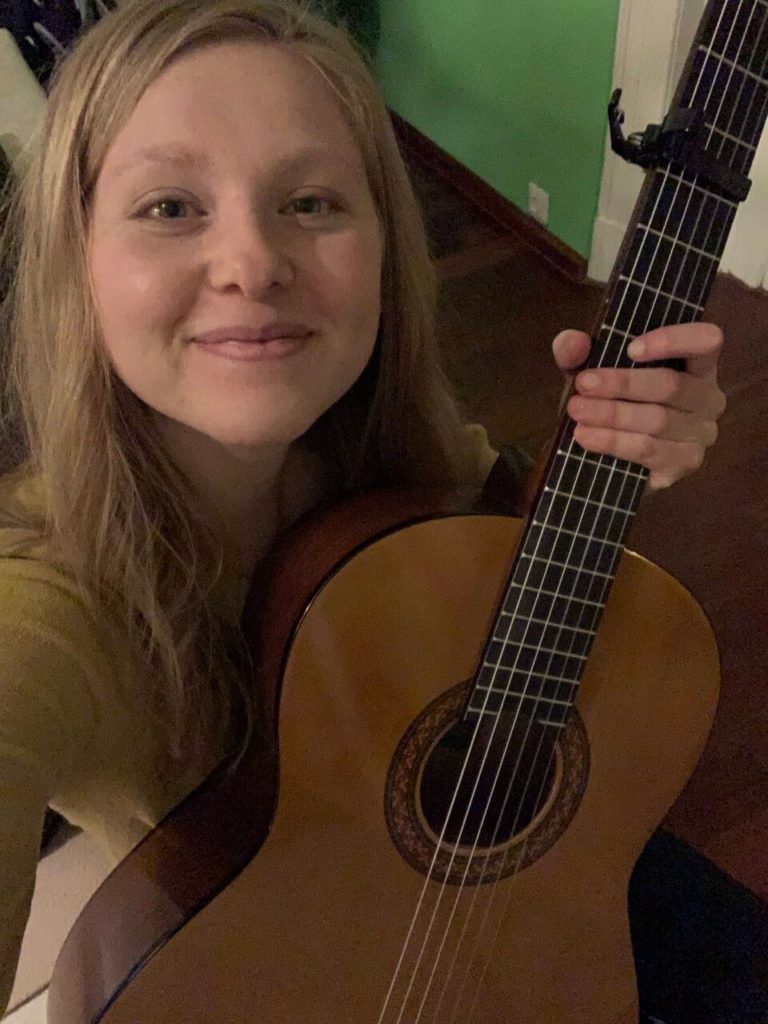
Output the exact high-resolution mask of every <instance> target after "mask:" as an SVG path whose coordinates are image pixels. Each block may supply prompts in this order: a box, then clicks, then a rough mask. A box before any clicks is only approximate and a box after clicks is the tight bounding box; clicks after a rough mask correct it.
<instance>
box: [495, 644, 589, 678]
mask: <svg viewBox="0 0 768 1024" xmlns="http://www.w3.org/2000/svg"><path fill="white" fill-rule="evenodd" d="M496 642H497V643H501V644H502V646H503V641H496ZM511 646H512V647H514V649H515V650H516V651H536V652H537V653H539V654H557V655H560V656H561V657H568V658H576V659H577V660H578V661H586V660H587V659H586V657H585V656H584V655H583V654H568V655H565V654H563V652H562V651H556V650H551V649H550V648H549V647H540V646H539V645H538V644H526V643H513V644H512V645H511ZM501 656H502V657H504V651H503V650H502V652H501ZM499 666H500V667H501V668H505V669H509V668H510V666H509V665H502V664H501V662H500V661H499V662H498V664H496V665H491V664H490V663H489V662H487V661H484V662H483V664H482V668H499ZM512 671H513V672H527V671H528V669H517V668H515V669H512ZM536 675H539V673H538V672H537V673H536ZM541 678H543V679H547V678H554V676H542V677H541Z"/></svg>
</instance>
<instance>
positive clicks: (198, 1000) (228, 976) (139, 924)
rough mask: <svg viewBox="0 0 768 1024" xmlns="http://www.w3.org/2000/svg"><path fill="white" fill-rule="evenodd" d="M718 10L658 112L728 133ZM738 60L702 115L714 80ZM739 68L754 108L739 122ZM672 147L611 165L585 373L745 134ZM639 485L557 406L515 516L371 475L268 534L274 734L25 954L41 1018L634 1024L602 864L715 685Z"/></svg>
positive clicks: (669, 254)
mask: <svg viewBox="0 0 768 1024" xmlns="http://www.w3.org/2000/svg"><path fill="white" fill-rule="evenodd" d="M740 8H741V5H740V3H739V2H737V0H733V2H730V3H729V2H725V0H718V2H713V3H711V4H710V5H709V7H708V9H707V12H706V14H705V16H704V19H703V21H702V25H701V28H700V31H699V35H698V37H697V42H696V44H695V46H694V51H693V53H692V55H691V59H690V60H689V62H688V65H687V67H686V70H685V72H684V74H683V79H682V81H681V84H680V87H679V90H678V94H677V96H676V100H675V105H674V106H675V110H677V109H678V108H688V107H697V106H698V105H700V106H701V108H702V109H703V110H704V119H705V121H707V120H709V121H711V122H712V123H714V124H718V123H719V122H717V120H716V116H717V113H716V112H717V110H718V109H725V110H726V111H727V112H728V113H727V118H726V121H725V122H724V123H723V131H725V130H726V127H727V134H728V136H730V137H732V138H737V139H738V138H744V139H747V138H748V139H749V144H750V146H753V145H754V144H755V143H756V140H757V138H758V137H759V134H760V131H761V129H762V124H763V120H764V116H765V114H764V107H765V102H764V100H765V97H766V96H768V88H767V87H766V80H765V77H764V72H765V53H766V40H767V39H768V27H766V26H765V24H764V23H765V21H766V19H765V18H763V17H762V12H763V11H764V6H763V5H758V6H757V7H756V8H755V11H757V10H758V9H759V11H760V12H761V14H760V17H761V18H762V21H761V22H760V25H759V29H760V31H759V32H756V31H755V30H754V26H753V25H752V24H751V23H750V24H748V25H743V24H740V23H739V24H740V27H739V28H738V31H736V32H735V31H734V27H735V26H736V25H737V11H738V10H740ZM753 13H754V12H753ZM754 17H756V18H757V17H758V15H757V14H756V13H754ZM723 26H728V27H729V28H730V30H731V32H730V35H728V36H727V38H726V36H724V35H723V31H724V29H723ZM715 43H717V44H718V45H722V46H723V50H722V52H721V51H720V50H717V51H716V50H715ZM702 47H703V49H701V48H702ZM715 53H718V54H720V56H717V57H716V56H713V54H715ZM712 62H714V65H713V63H712ZM740 63H741V64H743V65H744V66H745V67H746V68H748V70H749V71H750V74H751V75H752V77H748V76H746V75H743V76H742V78H741V79H740V80H739V82H738V84H737V85H736V86H733V87H734V88H736V89H737V90H738V89H739V88H740V89H741V93H740V96H741V97H742V98H741V99H739V100H738V101H737V100H736V99H734V98H733V97H731V99H730V106H729V101H728V96H729V92H728V89H729V88H730V87H731V86H728V85H725V84H724V85H723V87H722V88H718V89H717V92H716V96H715V87H714V85H713V82H715V83H716V82H717V81H718V79H717V75H718V74H719V73H720V72H721V71H722V70H723V69H727V71H728V74H731V71H732V68H733V67H734V66H738V65H739V64H740ZM758 63H759V74H758V72H757V71H756V70H755V69H756V68H757V66H758ZM728 82H729V83H732V76H731V78H728ZM746 82H749V83H750V87H753V88H754V91H755V96H756V97H759V98H760V99H761V101H762V102H761V104H760V115H759V117H753V116H752V115H751V114H749V113H748V112H747V113H746V115H745V119H744V120H743V121H740V120H739V117H738V116H737V115H738V112H739V111H744V110H746V109H747V108H746V107H745V106H744V104H743V90H744V88H746V85H745V83H746ZM713 97H714V98H713ZM724 97H725V99H724ZM723 103H725V106H724V107H723ZM749 109H751V107H749ZM614 116H615V104H614ZM713 118H714V119H715V120H713ZM666 129H669V132H668V131H667V130H666ZM675 130H679V131H682V132H683V133H684V134H683V135H680V134H675ZM614 132H615V137H616V144H617V146H619V145H620V144H621V145H623V146H625V147H627V146H628V147H632V146H633V142H632V140H630V142H629V143H624V142H623V140H620V138H619V134H620V133H619V130H618V119H616V121H615V123H614ZM723 137H724V136H723ZM703 139H704V142H705V143H706V142H708V145H707V153H706V154H702V153H700V152H699V150H698V148H697V144H696V141H695V138H693V136H692V135H691V128H690V122H689V121H688V120H687V118H686V116H683V115H680V116H677V115H674V116H673V117H671V118H668V120H667V121H666V122H665V130H664V131H663V132H661V133H660V137H659V138H658V139H657V143H658V146H659V151H658V152H657V153H655V154H650V153H649V144H650V141H651V135H650V134H649V135H647V136H646V139H645V141H644V144H643V147H642V148H641V149H640V152H639V154H635V153H630V154H629V155H633V156H639V158H640V159H642V160H645V161H646V162H651V160H653V162H654V163H657V164H658V166H657V167H656V168H655V169H653V170H650V171H649V174H648V178H647V181H646V185H645V188H644V190H643V194H642V195H641V197H640V200H639V202H638V207H637V211H636V215H635V217H634V218H633V223H632V225H631V226H630V229H629V231H628V235H627V239H626V242H625V245H624V248H623V250H622V254H621V255H620V257H619V260H618V263H617V268H616V270H615V271H614V275H613V277H612V279H611V283H610V284H609V288H608V291H607V297H606V301H605V304H604V308H603V310H602V311H601V316H600V322H599V326H598V329H597V330H596V331H595V332H594V336H593V337H594V344H593V352H592V356H591V358H590V365H593V366H605V365H613V366H616V365H623V366H628V365H631V364H630V362H629V360H628V358H627V356H626V354H625V350H626V345H627V344H628V341H629V340H630V339H631V338H632V337H634V336H636V335H637V334H640V333H643V332H644V331H646V330H649V329H651V328H653V327H657V326H660V325H661V324H663V323H668V322H682V321H683V320H692V319H695V318H696V317H698V316H700V314H701V310H702V308H703V305H704V302H705V298H706V295H707V293H708V289H709V287H710V284H711V281H712V278H713V277H714V272H715V270H716V267H717V265H718V262H719V259H720V256H721V255H722V251H723V248H724V245H725V240H726V238H727V234H728V229H729V227H730V223H731V221H732V218H733V212H734V211H735V209H736V204H737V202H738V200H739V198H743V193H744V190H745V187H746V186H745V179H744V175H745V174H746V172H747V170H748V166H749V158H750V155H751V152H752V150H751V149H750V150H747V149H746V148H744V151H743V154H742V151H741V150H738V149H732V150H731V149H729V150H728V154H729V156H728V157H726V156H725V155H724V152H723V151H721V149H719V148H718V146H719V139H720V137H719V135H718V134H716V131H715V129H712V130H710V131H709V135H707V134H706V132H705V134H704V136H703ZM634 145H635V147H637V145H639V144H637V143H636V142H635V144H634ZM734 154H735V155H734ZM740 154H741V155H740ZM742 155H743V159H742ZM731 157H733V159H731ZM737 157H738V161H737V162H734V161H736V158H737ZM665 240H666V241H665ZM670 267H671V268H672V270H670ZM645 480H646V473H645V471H643V470H641V469H640V468H639V467H638V466H636V465H633V464H631V463H626V462H620V461H618V460H615V459H612V458H608V457H604V456H597V455H589V454H587V453H585V452H584V451H583V450H582V449H581V448H580V447H579V446H578V444H577V443H576V442H575V441H574V439H573V437H572V423H571V421H570V420H568V419H566V420H565V421H564V423H563V425H562V427H561V429H560V431H559V433H558V435H557V439H556V441H555V443H554V444H553V446H552V450H551V452H550V455H549V457H548V459H547V461H546V464H545V466H544V467H543V470H542V474H541V478H540V480H539V481H538V482H537V485H536V490H535V496H534V498H533V501H532V504H531V506H530V512H529V514H528V516H527V518H526V520H525V522H523V521H522V520H521V519H519V518H515V517H512V516H509V515H505V514H499V513H498V512H496V513H491V512H488V511H483V510H482V509H480V510H477V509H475V510H470V509H468V508H467V506H466V504H463V503H462V499H461V497H460V496H454V497H448V498H445V499H440V500H438V497H437V496H435V495H429V494H415V493H411V494H407V495H404V494H397V493H392V492H382V493H377V494H363V495H359V496H357V497H355V498H352V499H350V500H348V501H347V502H345V503H344V504H342V505H339V506H338V507H336V508H331V509H326V510H323V511H319V512H317V513H315V514H314V515H312V516H311V517H309V518H308V519H307V520H306V521H305V522H304V523H303V524H301V525H300V526H299V527H298V528H296V529H295V530H293V531H292V532H291V533H290V534H289V535H287V536H286V537H285V538H284V540H283V541H282V542H281V543H280V545H279V546H278V547H277V548H276V549H275V551H274V553H273V556H272V559H271V563H270V566H269V570H270V571H269V584H268V586H267V588H266V593H265V591H264V589H263V583H261V582H260V586H259V593H258V595H257V594H256V593H252V594H251V595H250V596H249V599H248V602H247V606H246V611H245V616H244V625H245V628H246V632H247V634H248V636H249V638H250V639H251V640H252V642H253V643H254V645H255V648H254V649H256V650H259V651H260V653H261V661H260V664H259V678H258V680H256V681H255V685H258V686H259V687H261V691H262V692H263V693H265V694H266V695H267V698H268V703H269V705H270V706H269V708H268V710H269V713H270V714H271V721H272V722H273V723H274V729H273V738H274V742H273V744H272V745H271V747H270V746H269V745H268V748H267V749H265V748H264V747H260V748H259V749H254V750H253V751H252V754H251V756H250V757H249V758H247V759H246V760H245V761H244V763H243V764H242V765H241V766H240V768H239V769H238V770H237V771H236V772H234V773H232V772H228V771H227V770H226V766H222V767H221V768H220V769H219V771H217V772H216V773H215V774H214V775H213V776H211V777H210V778H209V779H207V780H206V782H205V783H204V784H203V785H202V786H201V787H200V788H199V789H198V790H197V791H196V792H195V793H193V794H192V795H191V796H190V797H189V798H188V799H187V800H186V801H185V802H184V803H183V804H181V805H180V806H179V807H178V808H176V809H175V810H174V811H173V812H172V813H171V814H170V815H169V817H168V818H167V819H166V820H165V821H164V822H162V823H161V825H160V826H159V827H158V828H157V829H156V830H155V831H154V832H153V833H152V834H151V835H150V836H148V837H147V838H146V839H145V840H144V841H143V842H142V843H141V844H140V845H139V846H138V847H137V848H136V850H134V851H133V852H132V853H131V855H130V856H129V857H128V858H127V859H126V860H125V861H124V862H123V863H122V864H120V865H119V866H118V867H117V869H116V870H115V871H114V872H113V873H112V875H110V877H109V878H108V879H107V880H106V881H105V883H104V884H103V885H102V887H101V888H100V890H99V891H98V892H97V893H96V895H95V896H94V897H93V898H92V900H91V901H90V903H89V904H88V906H87V907H86V909H85V911H84V912H83V914H82V915H81V917H80V918H79V920H78V921H77V923H76V925H75V927H74V928H73V930H72V932H71V933H70V935H69V937H68V939H67V942H66V944H65V946H64V948H63V950H62V952H61V955H60V957H59V960H58V962H57V964H56V969H55V972H54V976H53V979H52V983H51V987H50V990H49V1001H48V1006H49V1020H50V1021H51V1022H52V1024H85V1022H89V1024H92V1022H97V1021H98V1022H105V1024H192V1022H194V1024H438V1022H439V1024H470V1022H477V1024H629V1022H631V1021H636V1020H637V1014H638V1007H637V991H636V983H635V974H634V967H633V958H632V948H631V944H630V938H629V928H628V919H627V885H628V879H629V876H630V873H631V871H632V868H633V866H634V863H635V861H636V859H637V856H638V854H639V853H640V851H641V849H642V847H643V845H644V844H645V842H646V841H647V839H648V838H649V836H650V835H651V833H652V832H653V830H654V829H655V828H656V827H657V825H658V824H659V822H660V821H661V820H662V818H663V817H664V815H665V813H666V811H667V809H668V808H669V806H670V804H671V803H672V801H673V800H674V799H675V797H676V796H677V794H678V793H679V792H680V790H681V789H682V787H683V785H684V784H685V782H686V780H687V779H688V777H689V775H690V773H691V772H692V770H693V768H694V766H695V764H696V762H697V760H698V758H699V756H700V753H701V751H702V748H703V746H704V743H705V740H706V736H707V734H708V731H709V728H710V726H711V722H712V718H713V714H714V708H715V704H716V699H717V692H718V674H719V673H718V655H717V649H716V645H715V641H714V638H713V635H712V631H711V629H710V627H709V625H708V623H707V620H706V618H705V616H704V614H703V612H702V611H701V609H700V608H699V606H698V605H697V603H696V602H695V601H694V600H693V599H692V597H691V596H690V595H689V594H688V593H687V592H686V591H685V590H684V589H683V588H682V587H681V586H680V585H679V584H678V583H677V582H676V581H675V580H674V579H672V578H671V577H670V576H669V575H668V574H667V573H665V572H664V571H662V570H661V569H659V568H657V567H656V566H654V565H652V564H651V563H649V562H647V561H646V560H644V559H643V558H641V557H639V556H637V555H635V554H632V553H630V552H627V551H626V550H625V548H624V541H625V537H626V534H627V532H628V529H629V525H630V522H631V517H632V515H633V514H634V512H635V509H636V507H637V505H638V503H639V501H640V497H641V495H642V490H643V487H644V483H645ZM257 599H258V601H257Z"/></svg>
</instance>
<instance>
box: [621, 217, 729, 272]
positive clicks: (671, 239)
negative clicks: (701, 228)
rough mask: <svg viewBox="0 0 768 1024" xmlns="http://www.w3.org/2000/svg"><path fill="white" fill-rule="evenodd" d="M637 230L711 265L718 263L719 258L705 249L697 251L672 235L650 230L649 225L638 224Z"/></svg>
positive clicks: (654, 229) (693, 246)
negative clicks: (690, 253)
mask: <svg viewBox="0 0 768 1024" xmlns="http://www.w3.org/2000/svg"><path fill="white" fill-rule="evenodd" d="M637 227H638V229H640V228H642V229H643V230H644V231H645V233H646V235H658V237H659V238H661V239H663V240H664V241H665V242H671V243H672V245H673V246H675V247H677V248H681V249H686V250H687V251H688V252H695V253H696V255H697V256H703V257H704V259H707V260H712V262H713V263H719V262H720V258H719V256H714V255H713V254H712V253H710V252H707V251H706V250H705V249H698V248H697V247H696V246H695V245H689V244H688V243H687V242H681V241H680V239H679V238H675V237H674V236H673V235H666V234H665V233H664V232H663V231H657V230H656V228H652V227H651V226H650V224H643V223H640V224H638V225H637Z"/></svg>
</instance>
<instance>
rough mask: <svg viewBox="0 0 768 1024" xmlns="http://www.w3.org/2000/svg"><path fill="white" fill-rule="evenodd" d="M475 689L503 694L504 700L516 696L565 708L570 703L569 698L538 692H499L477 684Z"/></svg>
mask: <svg viewBox="0 0 768 1024" xmlns="http://www.w3.org/2000/svg"><path fill="white" fill-rule="evenodd" d="M572 685H575V684H572ZM476 689H477V690H478V692H479V691H484V692H488V693H492V694H496V695H500V696H503V697H504V700H506V699H507V697H518V698H520V699H522V700H535V701H536V703H537V704H559V705H560V706H561V707H565V708H569V707H570V706H571V703H572V702H571V701H569V700H557V699H556V698H555V697H539V696H538V694H535V693H518V692H517V690H505V691H504V693H503V694H501V691H500V690H489V688H488V687H487V686H477V687H476ZM470 706H471V705H470Z"/></svg>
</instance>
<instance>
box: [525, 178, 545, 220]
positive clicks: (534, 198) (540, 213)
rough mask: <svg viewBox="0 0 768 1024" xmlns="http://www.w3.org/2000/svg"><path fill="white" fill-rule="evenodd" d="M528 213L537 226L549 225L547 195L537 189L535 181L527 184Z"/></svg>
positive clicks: (542, 190)
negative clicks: (537, 223) (536, 222)
mask: <svg viewBox="0 0 768 1024" xmlns="http://www.w3.org/2000/svg"><path fill="white" fill-rule="evenodd" d="M528 213H530V215H531V216H532V217H533V218H535V219H536V220H537V221H538V222H539V224H547V223H549V193H548V192H545V191H544V189H543V188H539V186H538V185H537V184H536V182H535V181H529V182H528Z"/></svg>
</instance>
